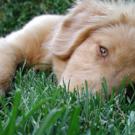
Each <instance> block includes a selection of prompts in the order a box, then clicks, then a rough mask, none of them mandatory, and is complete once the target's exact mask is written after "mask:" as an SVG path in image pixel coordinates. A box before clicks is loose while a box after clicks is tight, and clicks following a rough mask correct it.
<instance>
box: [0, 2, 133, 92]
mask: <svg viewBox="0 0 135 135" xmlns="http://www.w3.org/2000/svg"><path fill="white" fill-rule="evenodd" d="M24 60H26V61H27V64H29V65H35V68H36V69H42V70H45V69H47V68H50V67H51V68H52V69H53V71H54V72H55V74H56V76H57V79H58V81H59V84H60V85H63V82H64V83H65V85H66V86H67V87H68V85H69V89H70V90H71V91H72V90H73V89H74V88H76V87H79V88H81V87H82V84H84V82H85V81H87V82H88V86H89V88H90V89H91V90H92V91H93V92H96V91H100V88H101V82H102V79H103V78H105V79H106V80H107V83H108V85H109V88H110V92H111V89H112V87H116V88H117V87H118V86H119V85H120V82H121V80H122V79H123V77H125V76H127V77H129V79H131V80H132V81H135V3H133V2H125V1H123V2H122V1H120V2H101V1H95V0H83V1H80V2H78V3H77V4H76V5H75V7H74V8H73V9H71V10H70V11H69V13H68V14H67V15H66V16H57V15H42V16H39V17H36V18H34V19H33V20H32V21H30V22H29V23H28V24H26V25H25V26H24V27H23V28H22V29H21V30H19V31H16V32H13V33H11V34H9V35H7V36H6V37H5V38H1V39H0V91H1V93H4V92H6V90H7V89H8V87H9V85H10V82H11V80H12V77H13V75H14V73H15V69H16V66H17V65H18V64H19V63H21V62H23V61H24ZM49 65H51V66H49ZM69 82H70V83H69Z"/></svg>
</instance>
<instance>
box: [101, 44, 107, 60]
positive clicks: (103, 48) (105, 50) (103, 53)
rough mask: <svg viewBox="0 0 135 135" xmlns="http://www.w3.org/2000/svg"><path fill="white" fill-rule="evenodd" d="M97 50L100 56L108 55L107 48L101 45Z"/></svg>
mask: <svg viewBox="0 0 135 135" xmlns="http://www.w3.org/2000/svg"><path fill="white" fill-rule="evenodd" d="M99 52H100V55H101V56H102V57H106V56H107V55H108V49H107V48H105V47H103V46H99Z"/></svg>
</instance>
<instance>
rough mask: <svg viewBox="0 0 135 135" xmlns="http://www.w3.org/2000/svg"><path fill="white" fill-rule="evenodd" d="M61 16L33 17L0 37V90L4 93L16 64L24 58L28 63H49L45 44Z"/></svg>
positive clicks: (49, 58) (48, 54)
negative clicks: (19, 27) (17, 29)
mask: <svg viewBox="0 0 135 135" xmlns="http://www.w3.org/2000/svg"><path fill="white" fill-rule="evenodd" d="M59 20H61V16H50V15H43V16H39V17H36V18H34V19H33V20H32V21H31V22H29V23H28V24H26V25H25V26H24V27H23V28H22V29H21V30H19V31H16V32H13V33H11V34H10V35H8V36H6V37H5V38H1V39H0V92H1V93H4V92H6V90H7V89H8V88H9V84H10V82H11V80H12V77H13V75H14V72H15V69H16V66H17V64H19V63H20V62H22V61H24V60H26V62H27V64H29V65H37V64H40V63H46V66H44V68H48V65H50V64H51V53H50V52H49V50H48V49H47V47H46V46H47V44H48V42H49V40H51V37H52V32H53V29H54V27H55V26H56V25H57V24H58V22H59Z"/></svg>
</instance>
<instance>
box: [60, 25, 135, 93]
mask: <svg viewBox="0 0 135 135" xmlns="http://www.w3.org/2000/svg"><path fill="white" fill-rule="evenodd" d="M124 77H128V78H129V79H131V80H135V78H134V77H135V28H134V27H130V26H128V25H116V26H112V27H106V28H101V29H99V30H97V31H95V32H94V33H93V34H92V35H91V36H90V37H88V38H87V39H86V40H85V41H84V42H83V43H82V44H81V45H80V46H79V47H78V48H77V49H76V50H75V51H74V53H73V54H72V56H71V57H70V59H69V61H68V62H67V65H66V67H65V69H64V70H63V73H62V74H61V79H60V83H61V84H62V83H63V81H64V83H65V84H66V85H67V86H68V85H69V88H70V89H71V90H73V88H75V87H77V86H78V87H79V88H80V87H82V84H84V82H85V81H87V83H88V86H89V88H91V89H92V90H93V91H94V90H95V91H96V90H99V89H100V88H101V83H102V81H103V78H105V79H106V80H107V83H108V84H109V87H110V89H112V87H118V86H119V85H120V83H121V81H122V79H123V78H124Z"/></svg>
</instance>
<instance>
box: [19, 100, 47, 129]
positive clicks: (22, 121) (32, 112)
mask: <svg viewBox="0 0 135 135" xmlns="http://www.w3.org/2000/svg"><path fill="white" fill-rule="evenodd" d="M45 102H46V99H42V100H40V101H37V102H36V103H35V104H34V105H33V106H32V107H31V108H32V109H31V110H30V111H29V112H28V113H27V114H26V115H25V116H23V118H22V120H21V121H20V122H19V123H18V125H17V127H16V129H18V128H19V127H20V126H21V125H24V123H25V122H26V121H27V120H28V119H29V118H30V117H31V116H32V115H33V114H34V113H35V112H36V111H37V110H38V109H40V108H41V107H42V105H43V104H44V103H45Z"/></svg>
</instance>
